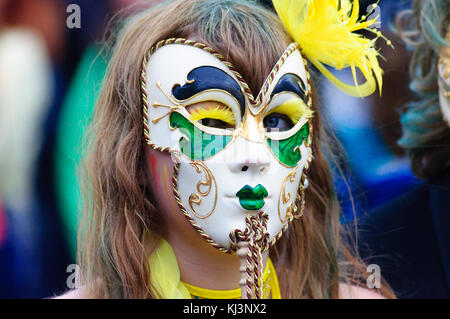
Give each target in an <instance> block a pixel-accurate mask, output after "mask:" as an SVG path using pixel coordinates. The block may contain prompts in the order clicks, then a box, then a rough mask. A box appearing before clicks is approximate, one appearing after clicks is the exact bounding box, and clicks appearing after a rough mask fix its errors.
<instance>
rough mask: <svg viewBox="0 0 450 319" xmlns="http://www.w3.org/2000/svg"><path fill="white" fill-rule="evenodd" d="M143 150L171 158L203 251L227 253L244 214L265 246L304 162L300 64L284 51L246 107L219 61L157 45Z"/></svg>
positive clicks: (148, 74)
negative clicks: (261, 227)
mask: <svg viewBox="0 0 450 319" xmlns="http://www.w3.org/2000/svg"><path fill="white" fill-rule="evenodd" d="M144 71H145V72H144V73H143V78H144V79H145V86H144V94H145V99H146V102H147V103H146V104H147V108H148V109H147V110H146V111H147V112H146V116H148V118H147V122H146V125H147V128H148V131H147V132H146V135H147V136H146V137H147V142H148V143H149V144H150V145H151V146H152V147H153V148H154V149H156V150H159V151H167V152H170V153H172V154H178V156H177V159H178V160H179V166H178V169H177V170H174V175H173V180H174V190H173V191H174V195H175V198H176V199H177V201H178V203H179V206H180V209H181V211H182V213H184V215H185V216H186V218H187V219H188V220H189V221H190V222H191V224H192V226H193V227H194V228H195V229H196V230H197V231H198V232H199V233H200V234H201V235H202V236H203V237H204V238H206V239H207V240H208V241H209V242H210V243H212V244H213V245H214V246H216V247H218V248H220V249H221V250H224V251H228V252H229V251H230V249H231V246H230V233H231V232H232V231H233V230H235V229H241V230H244V229H245V227H246V224H245V219H246V217H247V216H249V215H254V214H257V213H258V212H260V211H264V212H266V213H267V214H268V223H267V231H268V233H269V236H270V241H271V242H273V241H275V240H276V239H277V238H279V237H280V236H281V234H282V232H283V231H284V230H286V228H287V226H288V224H289V221H290V220H292V217H293V214H294V212H295V208H296V207H295V206H296V205H295V201H296V198H297V194H298V190H299V186H300V183H301V177H302V174H303V170H304V169H305V166H306V168H307V165H308V164H307V163H308V162H309V161H310V160H311V156H312V154H311V147H310V142H311V130H312V126H311V123H310V122H311V116H312V111H311V97H310V85H309V81H308V80H309V75H308V73H307V69H306V67H305V60H304V58H303V56H302V54H301V53H300V51H299V48H298V46H297V45H296V44H292V45H290V46H289V47H288V48H287V49H286V52H285V53H284V54H283V56H282V57H281V58H280V60H279V61H278V63H277V64H276V65H275V66H274V69H273V71H272V72H271V74H270V75H269V77H268V78H267V79H266V81H265V83H264V85H263V87H262V89H261V92H260V93H259V95H258V96H257V98H256V99H255V98H253V95H252V94H251V92H250V90H249V89H248V87H247V86H246V85H245V82H244V80H243V79H242V78H241V77H240V75H239V74H238V73H237V72H236V71H235V70H234V69H233V68H232V67H231V65H230V64H229V63H227V62H226V61H224V60H223V59H220V58H218V56H217V55H215V54H213V53H212V52H209V51H207V50H205V49H204V48H200V47H196V46H194V45H188V44H182V43H180V44H174V43H171V44H165V45H163V46H160V47H158V48H157V49H155V50H154V51H152V54H150V55H149V56H148V61H146V63H145V64H144Z"/></svg>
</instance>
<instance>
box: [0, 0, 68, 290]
mask: <svg viewBox="0 0 450 319" xmlns="http://www.w3.org/2000/svg"><path fill="white" fill-rule="evenodd" d="M63 21H64V7H63V6H62V5H61V2H60V1H54V0H43V1H30V0H28V1H27V0H19V1H9V0H2V1H0V194H1V195H0V196H1V197H2V201H3V205H4V212H3V214H2V216H0V219H1V221H0V223H1V224H2V227H0V228H2V229H1V230H0V232H2V234H1V236H2V241H1V243H0V283H1V285H0V296H1V297H6V298H14V297H39V296H43V295H45V294H46V293H47V292H48V288H49V287H52V286H54V285H55V282H56V281H57V280H58V276H57V275H56V276H55V274H54V271H55V270H56V269H59V268H61V267H62V266H63V265H64V262H63V263H60V262H61V261H63V259H64V257H63V256H64V248H63V246H62V245H61V243H62V240H61V238H62V236H61V233H60V231H59V230H60V226H59V223H58V216H57V214H52V212H49V211H47V210H44V209H42V201H41V198H40V197H39V195H38V193H39V188H40V187H39V186H38V180H39V177H38V176H39V175H40V169H39V166H40V164H39V157H40V153H41V150H42V147H43V145H44V144H45V142H44V141H45V136H46V133H45V125H44V123H45V118H46V116H47V113H48V111H49V110H50V108H51V105H52V103H53V100H54V92H55V78H54V68H53V65H54V63H55V62H57V61H58V59H59V58H60V56H61V52H62V50H63V46H64V37H63V32H64V31H63V30H64V29H63V28H62V27H61V26H62V25H63ZM42 186H43V187H46V185H42ZM6 221H7V223H6ZM6 225H7V227H6ZM63 271H64V270H62V271H61V274H63ZM59 279H61V278H59Z"/></svg>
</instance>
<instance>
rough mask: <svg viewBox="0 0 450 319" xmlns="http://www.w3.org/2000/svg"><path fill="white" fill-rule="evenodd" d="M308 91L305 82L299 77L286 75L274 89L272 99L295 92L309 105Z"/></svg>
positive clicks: (290, 74)
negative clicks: (275, 96)
mask: <svg viewBox="0 0 450 319" xmlns="http://www.w3.org/2000/svg"><path fill="white" fill-rule="evenodd" d="M306 90H307V87H306V85H305V82H303V80H302V79H301V78H300V77H299V76H298V75H296V74H293V73H286V74H285V75H283V76H282V77H281V79H280V80H279V81H278V83H277V85H276V86H275V88H274V89H273V91H272V94H271V97H273V96H274V95H275V94H278V93H281V92H293V93H295V94H297V95H298V96H299V97H300V98H301V99H302V100H303V101H304V102H305V103H307V96H306Z"/></svg>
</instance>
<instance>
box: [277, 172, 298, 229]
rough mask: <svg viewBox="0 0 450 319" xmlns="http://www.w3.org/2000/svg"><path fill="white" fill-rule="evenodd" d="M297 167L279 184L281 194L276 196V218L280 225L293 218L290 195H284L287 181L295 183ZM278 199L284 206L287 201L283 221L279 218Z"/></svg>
mask: <svg viewBox="0 0 450 319" xmlns="http://www.w3.org/2000/svg"><path fill="white" fill-rule="evenodd" d="M297 168H298V166H297V167H295V169H294V170H293V171H291V172H290V173H289V174H288V175H287V176H286V177H285V178H284V180H283V183H282V184H281V192H280V195H279V196H278V218H279V219H280V222H281V223H283V224H284V223H285V222H286V221H287V220H288V219H289V218H291V217H292V216H293V213H294V202H293V201H292V200H291V193H286V183H287V182H288V181H289V182H290V183H293V182H295V177H296V176H297ZM280 199H281V201H282V203H283V204H284V205H286V204H287V203H288V202H289V201H291V202H290V203H289V205H288V206H287V208H286V214H285V217H284V219H283V218H282V217H281V209H280Z"/></svg>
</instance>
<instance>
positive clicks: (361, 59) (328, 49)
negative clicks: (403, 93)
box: [273, 0, 391, 97]
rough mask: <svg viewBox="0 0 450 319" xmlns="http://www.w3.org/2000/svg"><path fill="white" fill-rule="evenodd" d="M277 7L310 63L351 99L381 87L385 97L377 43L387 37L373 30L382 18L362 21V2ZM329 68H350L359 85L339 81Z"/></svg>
mask: <svg viewBox="0 0 450 319" xmlns="http://www.w3.org/2000/svg"><path fill="white" fill-rule="evenodd" d="M273 4H274V7H275V10H276V11H277V13H278V16H279V17H280V19H281V21H282V22H283V24H284V25H285V27H286V29H287V30H288V32H289V33H290V34H291V36H292V38H293V39H294V40H295V41H296V42H297V43H298V44H299V45H300V47H301V48H302V50H303V53H304V54H305V55H306V57H307V58H308V60H309V61H310V62H311V63H312V64H314V66H315V67H316V68H317V69H319V71H320V72H322V74H323V75H324V76H325V77H327V78H328V79H329V80H330V81H331V82H332V83H333V84H334V85H335V86H337V87H338V88H339V89H340V90H342V91H343V92H345V93H347V94H349V95H351V96H357V97H365V96H368V95H370V94H372V93H373V92H374V91H375V90H376V87H377V83H378V87H379V89H380V94H381V87H382V83H383V82H382V81H383V80H382V74H383V70H382V69H381V68H380V65H379V64H378V59H377V57H378V56H379V52H378V51H377V49H376V48H375V42H376V41H377V39H378V38H379V37H383V35H382V34H381V32H380V31H378V30H376V29H372V28H370V27H371V26H372V25H373V24H375V22H376V21H377V18H378V17H375V18H374V19H371V20H367V18H366V16H363V17H361V19H359V0H353V1H351V0H273ZM376 5H377V4H374V5H372V8H373V9H375V7H376ZM373 9H372V10H373ZM369 13H370V12H369ZM358 30H367V31H370V32H372V33H374V34H375V35H376V37H375V38H374V39H369V38H366V37H365V36H363V35H361V34H358V33H355V31H358ZM383 38H384V37H383ZM384 39H385V40H386V41H387V44H388V45H391V42H390V41H388V40H387V39H386V38H384ZM325 65H328V66H331V67H333V68H335V69H337V70H340V69H343V68H348V67H350V68H351V71H352V75H353V80H354V82H355V85H349V84H346V83H344V82H342V81H341V80H339V79H337V78H336V77H335V76H334V75H333V74H332V73H331V72H330V71H329V70H328V69H327V67H326V66H325ZM356 68H358V69H359V70H360V71H361V73H362V74H363V75H364V77H365V78H366V82H365V83H364V84H358V81H357V79H356Z"/></svg>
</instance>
